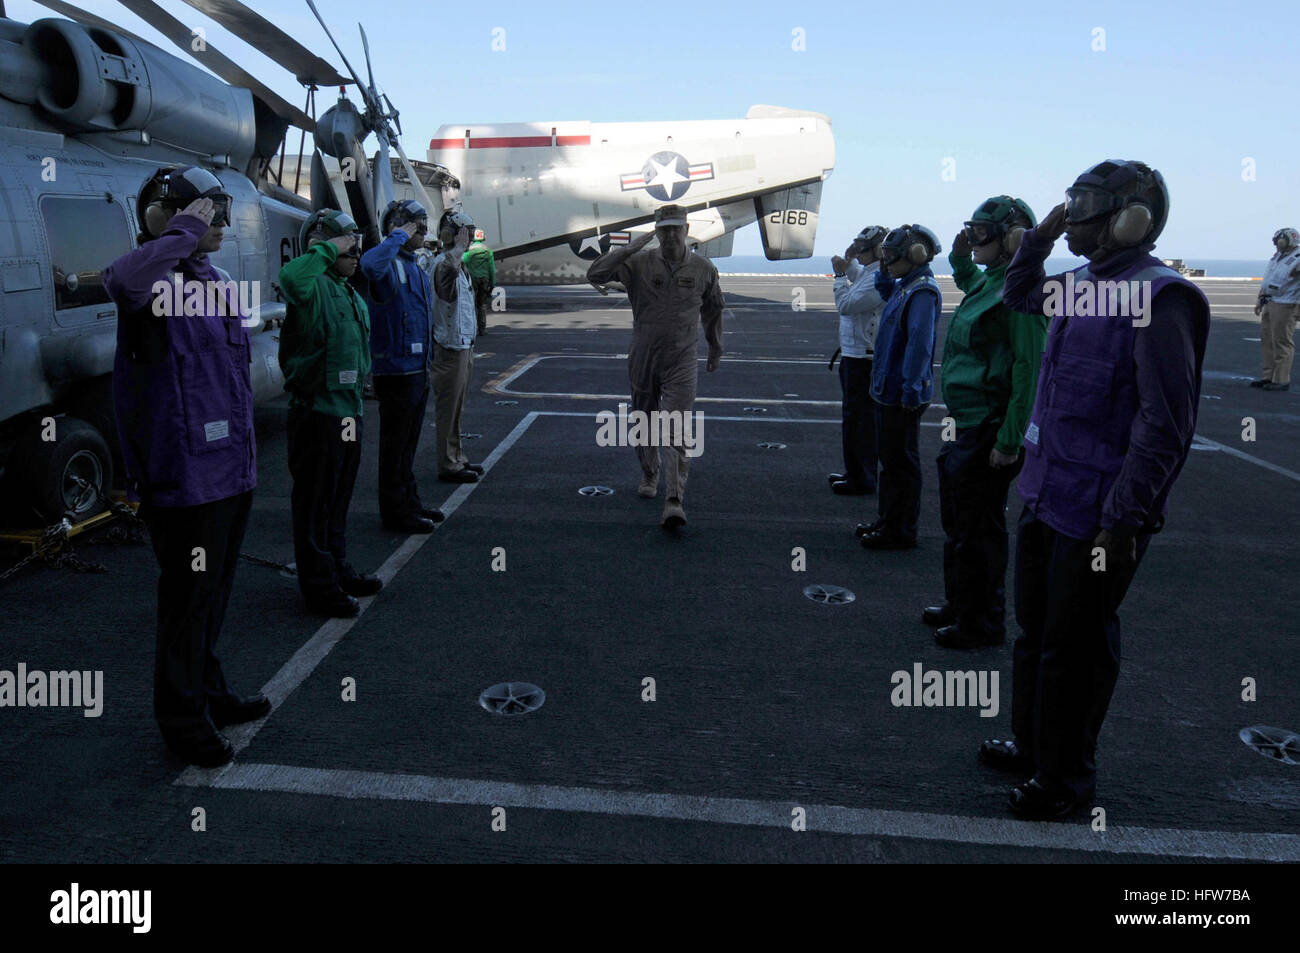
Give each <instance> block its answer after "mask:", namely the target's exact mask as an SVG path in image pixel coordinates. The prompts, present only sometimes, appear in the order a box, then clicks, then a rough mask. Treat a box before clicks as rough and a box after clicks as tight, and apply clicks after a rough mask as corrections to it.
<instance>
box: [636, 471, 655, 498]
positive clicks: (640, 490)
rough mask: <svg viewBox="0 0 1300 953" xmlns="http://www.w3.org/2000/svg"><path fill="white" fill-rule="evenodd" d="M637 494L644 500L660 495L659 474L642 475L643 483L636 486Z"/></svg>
mask: <svg viewBox="0 0 1300 953" xmlns="http://www.w3.org/2000/svg"><path fill="white" fill-rule="evenodd" d="M636 495H637V496H639V497H641V499H643V500H653V499H654V498H655V497H656V496H658V495H659V474H657V473H656V474H655V475H654V476H645V475H644V474H643V475H642V477H641V485H640V486H639V487H637V488H636Z"/></svg>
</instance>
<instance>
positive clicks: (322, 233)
mask: <svg viewBox="0 0 1300 953" xmlns="http://www.w3.org/2000/svg"><path fill="white" fill-rule="evenodd" d="M340 235H356V236H358V237H360V235H361V229H359V228H358V227H357V223H356V222H355V221H354V220H353V218H352V216H351V215H349V214H348V213H347V212H340V211H339V210H338V209H336V208H323V209H318V210H317V211H315V212H312V213H311V216H310V217H309V218H308V219H307V221H305V222H303V223H302V228H301V229H299V231H298V239H299V241H301V242H302V245H303V247H304V248H306V247H307V246H308V245H310V244H311V242H312V240H313V239H323V240H326V241H328V240H329V239H331V238H338V237H339V236H340Z"/></svg>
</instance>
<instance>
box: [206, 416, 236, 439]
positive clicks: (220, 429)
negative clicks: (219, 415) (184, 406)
mask: <svg viewBox="0 0 1300 953" xmlns="http://www.w3.org/2000/svg"><path fill="white" fill-rule="evenodd" d="M203 436H204V439H206V440H207V441H208V443H211V442H212V441H214V440H225V439H226V438H227V437H229V436H230V421H229V420H214V421H212V422H211V423H206V424H204V425H203Z"/></svg>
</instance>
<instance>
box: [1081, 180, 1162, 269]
mask: <svg viewBox="0 0 1300 953" xmlns="http://www.w3.org/2000/svg"><path fill="white" fill-rule="evenodd" d="M1065 196H1066V204H1065V217H1066V219H1067V221H1069V222H1072V223H1076V224H1081V223H1084V222H1091V221H1095V220H1098V219H1101V218H1107V217H1109V218H1108V221H1107V225H1106V233H1105V235H1104V236H1103V237H1102V243H1103V244H1105V245H1110V246H1112V247H1116V248H1132V247H1134V246H1136V245H1147V244H1154V242H1155V240H1156V239H1157V238H1158V237H1160V233H1161V232H1162V231H1164V228H1165V222H1166V221H1167V220H1168V218H1169V189H1168V187H1167V186H1166V185H1165V179H1164V176H1162V175H1161V174H1160V173H1159V172H1157V171H1156V170H1155V169H1153V168H1151V167H1150V166H1148V165H1146V164H1145V163H1143V162H1134V161H1131V160H1128V159H1107V160H1106V161H1105V162H1099V163H1098V164H1097V165H1094V166H1093V167H1092V168H1091V169H1089V170H1088V171H1086V172H1084V173H1083V174H1082V175H1080V176H1079V177H1078V178H1077V179H1075V180H1074V185H1072V186H1071V187H1070V188H1068V189H1066V190H1065Z"/></svg>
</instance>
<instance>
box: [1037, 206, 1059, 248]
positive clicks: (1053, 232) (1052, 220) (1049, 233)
mask: <svg viewBox="0 0 1300 953" xmlns="http://www.w3.org/2000/svg"><path fill="white" fill-rule="evenodd" d="M1034 234H1036V235H1038V236H1039V237H1040V238H1048V239H1051V240H1052V241H1056V240H1057V239H1058V238H1060V237H1061V236H1062V235H1063V234H1065V203H1064V202H1062V203H1061V204H1060V205H1058V206H1056V208H1054V209H1052V210H1051V211H1050V212H1048V213H1047V215H1046V217H1044V219H1043V220H1042V221H1041V222H1039V223H1038V227H1037V228H1036V229H1034Z"/></svg>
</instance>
